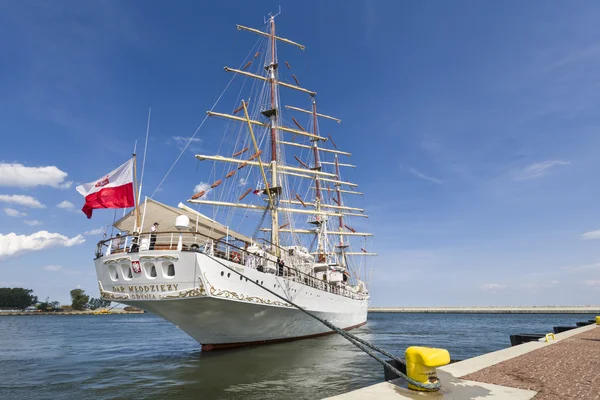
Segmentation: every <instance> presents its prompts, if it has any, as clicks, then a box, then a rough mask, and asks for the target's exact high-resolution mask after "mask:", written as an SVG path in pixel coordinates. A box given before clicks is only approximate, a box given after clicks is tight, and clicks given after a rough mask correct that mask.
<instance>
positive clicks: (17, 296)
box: [0, 288, 38, 310]
mask: <svg viewBox="0 0 600 400" xmlns="http://www.w3.org/2000/svg"><path fill="white" fill-rule="evenodd" d="M37 301H38V300H37V296H34V295H33V290H31V289H23V288H0V307H13V308H18V309H21V310H24V309H25V308H27V307H29V306H31V305H34V304H35V303H37Z"/></svg>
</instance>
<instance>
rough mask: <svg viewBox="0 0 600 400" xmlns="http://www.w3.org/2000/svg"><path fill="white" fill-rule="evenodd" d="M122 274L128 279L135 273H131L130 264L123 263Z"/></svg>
mask: <svg viewBox="0 0 600 400" xmlns="http://www.w3.org/2000/svg"><path fill="white" fill-rule="evenodd" d="M121 276H122V277H123V278H125V280H127V281H128V280H131V279H132V278H133V274H132V273H131V268H130V267H129V264H122V265H121Z"/></svg>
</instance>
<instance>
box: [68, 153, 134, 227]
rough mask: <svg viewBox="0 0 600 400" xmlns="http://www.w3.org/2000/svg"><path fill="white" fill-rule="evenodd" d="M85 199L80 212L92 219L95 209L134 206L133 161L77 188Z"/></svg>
mask: <svg viewBox="0 0 600 400" xmlns="http://www.w3.org/2000/svg"><path fill="white" fill-rule="evenodd" d="M76 189H77V191H78V192H79V193H81V194H82V195H83V196H84V197H85V204H84V206H83V208H82V209H81V211H83V212H84V213H85V215H87V217H88V219H89V218H92V210H94V209H95V208H126V207H134V206H135V198H134V193H133V159H131V160H129V161H127V162H126V163H125V164H123V165H121V166H120V167H119V168H117V169H115V170H114V171H112V172H110V173H109V174H108V175H105V176H103V177H102V178H100V179H98V180H96V181H94V182H90V183H84V184H83V185H79V186H77V188H76Z"/></svg>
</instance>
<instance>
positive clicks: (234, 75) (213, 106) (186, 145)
mask: <svg viewBox="0 0 600 400" xmlns="http://www.w3.org/2000/svg"><path fill="white" fill-rule="evenodd" d="M260 40H261V39H260V38H259V39H258V40H257V41H256V43H255V44H254V46H252V50H250V53H248V55H247V56H246V58H245V59H244V62H245V61H246V59H248V57H249V56H250V55H251V54H252V52H253V51H254V48H255V47H256V45H257V44H258V43H260ZM242 65H243V63H242ZM236 76H237V74H233V76H232V77H231V79H230V80H229V83H228V84H227V86H225V89H223V91H222V92H221V94H220V95H219V97H218V98H217V101H215V103H214V104H213V105H212V107H211V108H210V111H212V110H214V109H215V107H216V106H217V104H219V101H220V100H221V97H223V95H224V94H225V92H226V91H227V89H229V86H230V85H231V83H232V82H233V80H234V79H235V77H236ZM208 117H209V115H208V113H207V114H206V115H205V116H204V119H203V120H202V122H200V125H198V127H197V128H196V131H195V132H194V134H193V135H192V136H191V137H190V139H189V140H188V142H187V143H186V144H185V146H184V147H183V149H182V150H181V153H179V156H177V158H176V159H175V162H174V163H173V165H171V168H169V170H168V171H167V173H166V174H165V176H164V177H163V178H162V180H161V181H160V183H159V184H158V186H157V187H156V189H154V192H152V196H150V197H151V198H152V197H154V195H155V194H156V192H158V189H160V187H161V186H162V184H163V183H164V181H165V179H167V177H168V176H169V174H170V173H171V171H172V170H173V168H175V165H176V164H177V162H178V161H179V159H180V158H181V156H182V155H183V153H185V151H186V150H187V148H188V146H189V145H190V143H192V141H193V140H194V138H195V137H196V135H197V134H198V131H200V128H202V125H204V123H205V122H206V120H207V119H208Z"/></svg>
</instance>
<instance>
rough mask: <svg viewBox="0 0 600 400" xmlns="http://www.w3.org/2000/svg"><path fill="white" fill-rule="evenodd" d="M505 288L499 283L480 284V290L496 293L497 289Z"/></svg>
mask: <svg viewBox="0 0 600 400" xmlns="http://www.w3.org/2000/svg"><path fill="white" fill-rule="evenodd" d="M502 289H506V285H501V284H499V283H486V284H483V285H481V290H485V291H486V292H492V293H496V292H497V291H498V290H502Z"/></svg>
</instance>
